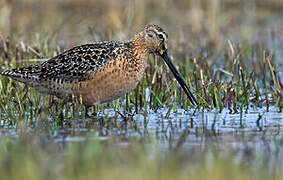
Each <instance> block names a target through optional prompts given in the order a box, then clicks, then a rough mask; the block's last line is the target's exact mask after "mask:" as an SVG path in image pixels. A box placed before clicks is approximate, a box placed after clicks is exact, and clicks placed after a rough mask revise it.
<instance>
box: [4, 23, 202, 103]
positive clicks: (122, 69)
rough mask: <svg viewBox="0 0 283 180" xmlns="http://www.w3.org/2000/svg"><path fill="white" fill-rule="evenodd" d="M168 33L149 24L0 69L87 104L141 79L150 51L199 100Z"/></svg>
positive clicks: (123, 91)
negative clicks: (122, 36) (129, 34)
mask: <svg viewBox="0 0 283 180" xmlns="http://www.w3.org/2000/svg"><path fill="white" fill-rule="evenodd" d="M167 40H168V35H167V33H166V32H165V31H164V30H163V29H162V28H160V27H159V26H158V25H147V26H146V27H145V28H144V29H143V30H142V31H140V32H138V33H137V34H136V35H135V36H134V37H133V38H132V39H130V40H129V41H127V42H117V41H104V42H96V43H93V44H85V45H81V46H77V47H74V48H71V49H69V50H67V51H65V52H63V53H61V54H59V55H57V56H55V57H53V58H51V59H49V60H47V61H45V62H43V63H41V64H37V65H32V66H27V67H22V68H16V69H9V70H6V71H4V72H0V74H1V75H4V76H7V77H10V78H12V79H14V80H17V81H19V82H22V83H24V84H26V85H28V86H31V87H33V88H35V89H36V90H37V91H39V92H41V93H45V94H50V95H55V96H57V97H59V98H63V99H64V100H66V101H70V100H72V97H80V98H81V100H82V102H83V104H84V105H85V106H86V107H89V106H92V105H96V104H100V103H105V102H109V101H112V100H115V99H117V98H119V97H120V96H123V95H124V94H126V93H127V92H129V91H131V90H132V89H133V88H135V87H136V85H137V84H138V82H139V81H140V80H141V78H142V76H143V74H144V72H145V69H146V66H147V59H148V55H149V54H150V53H154V54H157V55H159V56H161V57H162V58H163V59H164V61H165V63H166V64H167V65H168V66H169V68H170V70H171V71H172V72H173V74H174V76H175V78H176V79H177V81H178V82H179V84H180V85H181V87H182V88H183V90H184V91H185V93H186V94H187V96H188V98H189V100H190V102H191V103H192V104H193V105H196V104H197V101H196V99H195V97H194V96H193V94H192V93H191V91H190V89H189V88H188V86H187V84H186V83H185V81H184V79H183V77H182V76H181V75H180V73H179V72H178V70H177V69H176V67H175V66H174V65H173V63H172V60H171V58H170V56H169V55H168V49H167Z"/></svg>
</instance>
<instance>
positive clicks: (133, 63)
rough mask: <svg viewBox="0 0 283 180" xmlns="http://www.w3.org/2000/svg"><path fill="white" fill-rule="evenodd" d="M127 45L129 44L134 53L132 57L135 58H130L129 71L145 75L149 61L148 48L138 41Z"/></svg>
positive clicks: (132, 41) (135, 40)
mask: <svg viewBox="0 0 283 180" xmlns="http://www.w3.org/2000/svg"><path fill="white" fill-rule="evenodd" d="M127 43H129V46H130V49H131V51H132V52H131V56H132V57H133V58H129V66H130V67H131V68H129V69H131V71H136V72H139V73H142V74H143V73H144V71H145V68H146V67H147V59H148V55H149V53H150V51H149V50H148V48H146V46H145V44H143V43H142V41H138V40H137V39H134V40H131V41H129V42H127Z"/></svg>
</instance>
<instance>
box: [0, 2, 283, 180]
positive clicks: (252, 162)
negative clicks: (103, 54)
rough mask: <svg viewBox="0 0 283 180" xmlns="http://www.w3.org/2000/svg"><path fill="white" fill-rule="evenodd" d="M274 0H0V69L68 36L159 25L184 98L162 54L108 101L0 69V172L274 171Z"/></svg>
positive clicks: (39, 55) (280, 27)
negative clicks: (68, 98) (51, 88)
mask: <svg viewBox="0 0 283 180" xmlns="http://www.w3.org/2000/svg"><path fill="white" fill-rule="evenodd" d="M281 8H283V3H282V1H280V0H259V1H249V2H246V1H240V0H215V1H209V0H202V1H196V0H190V1H185V0H180V1H171V0H165V1H164V0H147V1H121V0H118V1H114V0H113V1H103V0H95V1H75V0H66V1H56V0H51V1H48V2H46V1H43V0H42V1H35V0H26V1H25V2H22V1H18V0H12V1H8V0H4V1H2V2H0V71H3V70H5V69H7V68H12V67H22V66H26V65H30V64H36V63H39V62H41V61H43V60H46V59H48V58H50V57H52V56H54V55H56V54H58V53H60V52H63V51H64V50H66V49H69V48H71V47H73V46H75V45H79V44H84V43H87V42H93V41H100V40H121V41H126V40H128V39H129V38H130V37H131V36H132V35H133V34H134V33H135V32H137V31H138V30H140V29H141V28H142V27H144V25H145V24H150V23H156V24H159V25H160V26H161V27H163V28H164V29H165V30H166V31H167V33H168V34H169V49H170V53H171V55H172V57H173V59H174V63H175V64H176V65H177V66H178V69H179V70H180V72H181V73H182V75H183V77H184V78H185V80H186V82H187V83H188V85H189V87H190V89H191V90H192V91H193V93H194V95H195V96H196V98H197V101H198V106H196V107H193V106H191V104H190V102H189V100H188V99H187V97H186V95H185V93H184V92H183V91H182V89H181V88H180V87H179V84H178V83H177V82H176V80H174V78H173V75H172V73H171V72H170V71H169V69H168V68H167V67H166V65H165V64H164V62H163V61H162V60H161V59H160V58H159V57H155V56H150V57H149V61H148V64H149V66H148V68H147V70H146V72H145V75H144V77H143V79H142V81H141V82H140V83H139V84H138V86H137V88H135V89H134V90H133V91H132V92H130V93H128V94H127V95H126V96H124V97H121V98H120V99H118V100H116V101H113V102H111V103H107V104H103V105H99V106H95V107H92V108H91V109H90V112H89V114H90V115H91V117H85V113H84V111H85V109H84V106H83V105H82V104H81V103H80V102H72V103H68V104H65V105H63V101H62V100H60V99H57V98H56V97H50V96H44V95H41V94H39V93H38V92H36V91H35V90H34V89H32V88H27V87H25V86H24V85H23V84H20V83H17V82H15V81H13V80H10V79H7V78H5V77H0V111H1V113H0V121H1V129H0V178H1V179H19V178H24V179H50V178H52V179H94V178H96V179H117V177H119V179H189V178H192V179H227V178H229V179H282V178H283V173H282V172H283V156H282V153H283V151H282V147H283V138H282V127H283V113H282V107H283V94H282V78H283V38H282V37H283V36H282V35H283V22H282V12H280V11H281Z"/></svg>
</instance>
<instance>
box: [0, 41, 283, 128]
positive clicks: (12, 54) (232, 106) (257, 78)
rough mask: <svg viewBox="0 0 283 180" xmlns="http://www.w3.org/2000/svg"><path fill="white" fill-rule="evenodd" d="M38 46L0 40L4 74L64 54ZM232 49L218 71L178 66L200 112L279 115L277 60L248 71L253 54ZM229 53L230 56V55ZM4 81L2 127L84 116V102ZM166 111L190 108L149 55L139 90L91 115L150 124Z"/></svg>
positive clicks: (192, 63) (192, 62)
mask: <svg viewBox="0 0 283 180" xmlns="http://www.w3.org/2000/svg"><path fill="white" fill-rule="evenodd" d="M37 41H38V42H37V43H35V44H37V46H29V45H26V44H24V43H23V42H21V43H19V44H18V43H16V42H13V41H12V40H10V39H1V41H0V48H1V52H0V58H1V59H2V61H1V62H2V66H1V67H2V69H7V68H12V67H13V68H14V67H22V66H25V65H31V64H34V63H38V62H37V61H32V62H30V60H31V59H38V58H47V57H51V56H53V55H56V54H58V53H60V52H62V51H63V49H61V48H60V47H57V48H56V49H51V48H49V47H50V46H49V44H48V42H49V40H48V39H40V38H38V39H37ZM228 45H229V47H230V52H225V54H227V56H226V57H225V59H224V60H223V64H222V65H221V67H220V68H215V66H216V64H214V63H211V60H210V59H208V58H202V59H201V60H199V59H197V58H193V57H187V58H185V59H184V60H185V62H186V63H185V66H180V65H179V69H180V71H181V73H182V74H183V76H184V77H185V80H186V81H187V83H188V84H189V86H190V88H191V89H192V91H193V92H194V94H195V96H196V97H197V101H198V105H197V107H196V108H197V109H196V110H198V111H199V110H204V109H216V110H217V111H219V112H221V111H222V110H223V109H224V108H228V109H229V111H230V113H238V112H240V113H242V112H244V111H245V112H247V111H248V110H249V107H250V106H266V110H267V111H269V106H270V104H274V105H275V106H277V107H278V111H280V112H281V111H282V87H281V81H280V78H279V76H278V75H277V74H276V72H277V69H276V65H275V64H274V63H272V62H274V61H275V60H273V59H274V58H273V55H272V54H271V53H268V52H267V51H263V52H262V53H261V54H262V55H263V56H262V57H261V56H260V57H258V58H259V59H258V60H257V62H254V64H253V66H250V65H249V64H248V62H247V59H250V57H249V54H252V53H251V52H249V53H246V54H247V55H245V54H242V53H241V52H242V51H243V50H241V49H238V50H237V51H236V50H235V48H234V45H233V43H232V42H231V41H229V44H228ZM229 53H230V54H231V55H228V54H229ZM42 54H44V55H42ZM4 59H5V60H4ZM22 59H24V61H22ZM181 61H182V60H181ZM176 62H179V61H176ZM255 63H256V64H255ZM176 64H177V63H176ZM256 72H261V73H256ZM1 79H2V80H1V81H0V92H1V95H0V101H1V109H2V112H4V113H2V114H1V116H4V117H3V118H2V119H5V120H4V121H3V124H2V126H3V127H6V126H10V125H12V126H13V125H15V124H16V123H17V120H18V119H24V121H25V123H26V124H27V125H32V124H34V122H33V121H34V120H36V119H40V116H41V115H40V113H41V112H43V111H49V112H50V115H51V117H52V118H55V119H57V120H58V121H59V120H60V118H61V119H62V118H63V119H64V117H66V118H67V119H68V117H70V118H73V117H74V116H78V114H83V113H80V112H81V111H83V106H82V105H81V103H80V102H73V103H70V104H67V105H65V106H64V105H62V100H58V99H56V98H54V97H50V98H49V97H46V96H42V95H39V94H38V93H37V92H36V91H35V90H33V89H32V88H28V87H26V86H23V85H22V84H18V83H16V82H15V81H12V80H10V79H7V78H5V77H1ZM121 103H122V104H121ZM121 105H122V106H123V108H122V109H123V112H122V111H121V110H122V109H121V108H120V107H121ZM10 107H13V108H10ZM164 107H168V113H171V112H173V113H174V112H176V110H177V108H183V109H186V110H188V109H190V108H192V106H191V103H190V102H189V100H188V98H187V97H186V95H185V94H184V93H183V91H182V89H181V88H180V87H179V85H178V83H177V82H176V81H175V80H174V78H173V76H172V75H171V73H170V72H169V71H168V70H167V67H166V66H165V65H164V64H163V63H162V62H161V61H160V62H159V61H158V57H153V56H150V58H149V67H148V68H147V70H146V72H145V76H144V77H143V78H142V80H141V82H140V83H139V84H138V86H137V88H136V89H135V90H133V91H132V92H130V93H128V94H127V95H126V96H125V97H122V98H120V99H119V100H117V101H116V102H111V103H108V104H106V105H102V106H97V107H95V108H94V109H93V113H94V115H95V114H97V112H103V114H104V110H105V109H107V108H112V109H115V110H116V111H117V112H119V113H118V114H117V115H119V116H120V115H122V116H128V115H133V114H137V113H141V114H143V115H144V118H145V120H146V117H147V114H148V111H149V110H157V109H159V108H164ZM44 109H45V110H44ZM59 124H60V123H59Z"/></svg>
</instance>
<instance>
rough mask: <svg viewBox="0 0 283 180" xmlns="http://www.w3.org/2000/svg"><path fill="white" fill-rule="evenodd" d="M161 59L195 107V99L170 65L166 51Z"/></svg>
mask: <svg viewBox="0 0 283 180" xmlns="http://www.w3.org/2000/svg"><path fill="white" fill-rule="evenodd" d="M161 57H162V58H163V59H164V61H165V62H166V64H167V65H168V67H169V68H170V70H171V71H172V72H173V74H174V76H175V78H176V79H177V81H178V82H179V84H180V85H181V87H182V88H183V89H184V91H185V93H186V94H187V96H188V98H189V100H190V101H191V103H192V104H193V105H197V101H196V98H195V97H194V95H193V93H192V92H191V91H190V89H189V87H188V86H187V84H186V82H185V80H184V78H183V77H182V76H181V74H180V73H179V71H178V70H177V69H176V67H175V66H174V64H173V63H172V60H171V58H170V57H169V56H168V53H167V50H166V51H165V52H164V53H163V54H161Z"/></svg>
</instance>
